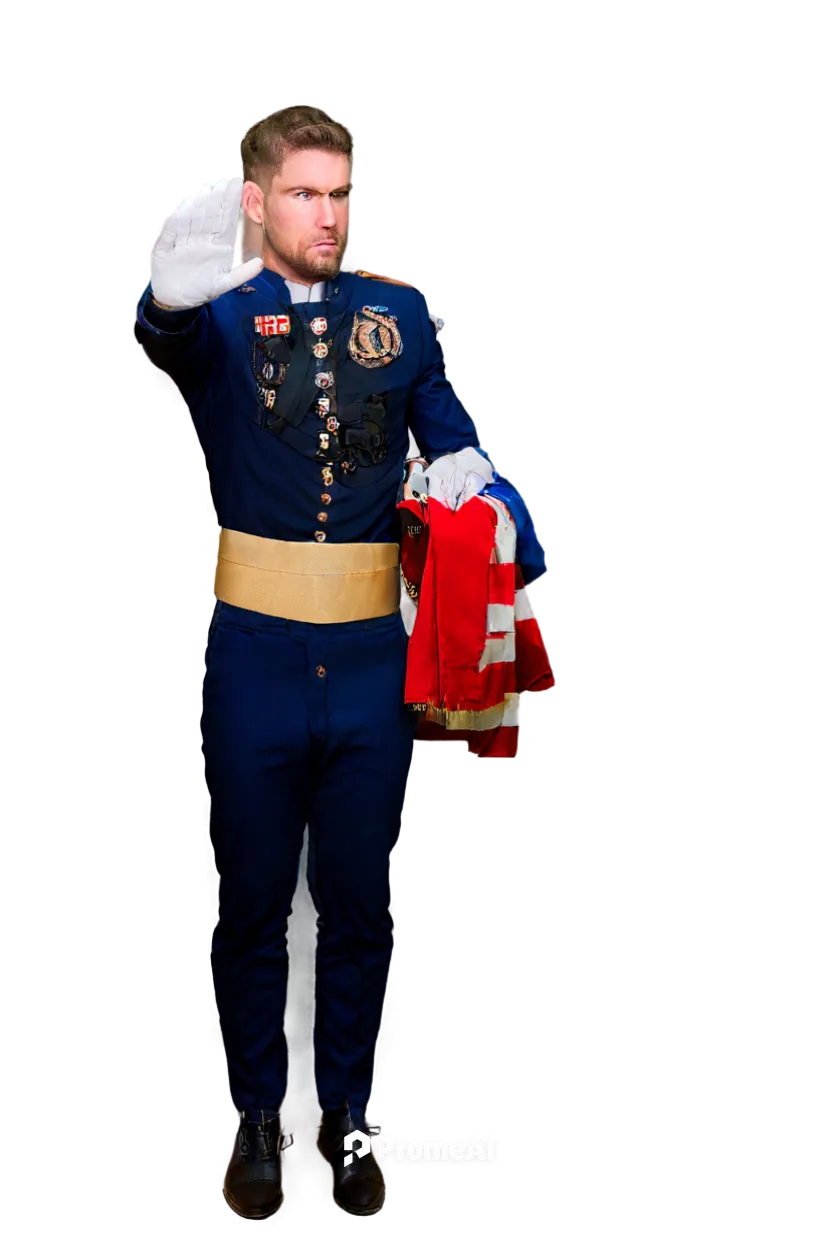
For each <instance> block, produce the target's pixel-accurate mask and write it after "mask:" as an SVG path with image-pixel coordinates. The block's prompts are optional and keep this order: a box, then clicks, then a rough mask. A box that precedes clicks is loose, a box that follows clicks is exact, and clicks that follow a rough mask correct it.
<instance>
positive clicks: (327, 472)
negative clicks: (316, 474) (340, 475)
mask: <svg viewBox="0 0 836 1254" xmlns="http://www.w3.org/2000/svg"><path fill="white" fill-rule="evenodd" d="M322 480H323V483H325V484H326V486H327V487H329V488H330V486H331V484H332V483H333V482H334V476H333V475H332V473H331V467H330V466H323V467H322Z"/></svg>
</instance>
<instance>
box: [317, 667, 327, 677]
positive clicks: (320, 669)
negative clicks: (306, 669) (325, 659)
mask: <svg viewBox="0 0 836 1254" xmlns="http://www.w3.org/2000/svg"><path fill="white" fill-rule="evenodd" d="M316 673H317V675H318V676H319V678H320V679H321V678H322V676H323V675H324V674H325V667H324V666H317V668H316Z"/></svg>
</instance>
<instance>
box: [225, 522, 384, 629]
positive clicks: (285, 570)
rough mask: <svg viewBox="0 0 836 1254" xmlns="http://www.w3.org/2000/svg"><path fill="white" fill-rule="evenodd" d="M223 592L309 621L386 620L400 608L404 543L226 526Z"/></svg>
mask: <svg viewBox="0 0 836 1254" xmlns="http://www.w3.org/2000/svg"><path fill="white" fill-rule="evenodd" d="M215 596H216V597H217V598H218V600H219V601H227V602H228V603H229V604H230V605H238V606H240V607H241V608H242V609H245V610H258V611H259V612H260V613H261V614H274V615H276V616H277V617H279V618H293V619H297V620H298V621H300V622H305V623H345V622H349V621H353V620H354V619H358V618H379V617H380V616H381V615H382V614H393V613H394V612H395V610H396V609H398V607H399V606H400V599H401V580H400V545H399V544H397V543H394V542H392V543H377V544H326V543H322V544H320V543H319V542H318V541H316V540H303V541H300V540H268V539H267V538H266V537H264V536H252V535H250V534H249V533H248V532H246V531H230V530H229V529H228V528H227V527H223V528H221V535H220V542H219V544H218V565H217V569H216V571H215Z"/></svg>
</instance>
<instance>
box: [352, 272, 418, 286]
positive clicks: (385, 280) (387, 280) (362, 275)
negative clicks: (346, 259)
mask: <svg viewBox="0 0 836 1254" xmlns="http://www.w3.org/2000/svg"><path fill="white" fill-rule="evenodd" d="M354 273H355V274H356V275H358V276H359V277H360V278H361V279H379V280H380V282H381V283H397V285H398V287H412V284H411V283H404V281H403V279H390V278H389V277H388V275H385V274H372V272H371V270H355V272H354Z"/></svg>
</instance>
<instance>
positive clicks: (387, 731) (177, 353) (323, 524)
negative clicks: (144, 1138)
mask: <svg viewBox="0 0 836 1254" xmlns="http://www.w3.org/2000/svg"><path fill="white" fill-rule="evenodd" d="M241 154H242V160H243V173H244V179H243V180H241V179H238V178H233V179H230V180H229V181H227V180H222V181H220V182H218V183H216V184H215V185H214V186H213V187H211V186H210V185H209V184H205V185H204V187H203V188H202V189H201V191H200V192H199V193H198V195H197V196H196V197H195V198H194V199H191V198H188V197H187V198H186V199H184V200H183V201H182V202H181V204H180V205H179V206H178V208H177V209H176V210H175V211H174V212H173V213H172V214H171V215H170V217H169V218H167V219H166V221H165V223H164V225H163V228H162V231H161V234H160V236H159V238H158V240H157V242H156V244H155V246H154V249H153V253H152V257H151V282H150V283H149V284H148V286H147V287H146V289H145V291H144V292H143V293H142V296H141V298H140V300H139V304H138V307H137V315H136V326H135V334H136V338H137V339H138V341H139V342H140V344H141V345H142V346H143V348H144V350H145V352H146V353H147V355H148V356H149V357H150V359H151V361H152V362H153V363H154V364H155V365H156V366H158V367H160V368H161V369H162V370H165V371H166V372H167V373H168V374H169V375H170V376H171V378H172V379H173V380H174V382H175V384H176V385H177V387H178V389H179V390H180V392H181V394H182V396H183V398H184V400H185V401H186V403H187V405H188V407H189V410H190V413H191V416H192V420H193V422H194V426H195V430H196V433H197V436H198V439H199V441H200V444H201V447H202V450H203V454H204V457H205V460H206V465H207V469H208V472H209V478H210V486H211V491H212V498H213V501H214V504H215V507H216V510H217V516H218V522H219V525H220V527H221V532H220V541H219V552H218V565H217V571H216V577H215V588H214V591H215V597H216V600H215V607H214V611H213V613H212V617H211V622H210V625H209V631H208V638H207V645H206V655H205V664H206V672H205V679H204V686H203V713H202V717H201V731H202V736H203V753H204V757H205V769H206V782H207V786H208V789H209V794H210V798H211V811H210V838H211V840H212V845H213V849H214V854H215V864H216V866H217V869H218V872H219V876H220V895H219V913H218V922H217V926H216V927H215V929H214V932H213V936H212V950H211V962H212V973H213V979H214V986H215V994H216V1000H217V1006H218V1014H219V1019H220V1025H221V1032H222V1036H223V1042H224V1048H225V1051H226V1058H227V1065H228V1072H229V1083H230V1092H231V1096H232V1100H233V1102H234V1103H235V1106H236V1109H237V1110H238V1112H239V1116H240V1119H239V1127H238V1131H237V1135H236V1140H235V1146H234V1149H233V1153H232V1157H231V1160H230V1163H229V1166H228V1169H227V1173H226V1177H225V1181H224V1196H225V1198H226V1200H227V1202H228V1203H229V1205H230V1206H231V1207H232V1208H233V1210H235V1211H236V1212H237V1213H238V1214H239V1215H242V1216H245V1217H247V1218H252V1219H256V1218H264V1217H266V1216H268V1215H271V1214H273V1213H274V1212H275V1211H276V1210H277V1209H278V1207H279V1206H280V1204H281V1201H282V1196H283V1195H282V1185H281V1150H282V1148H284V1142H283V1138H282V1127H281V1122H280V1116H279V1110H280V1107H281V1103H282V1100H283V1098H284V1095H285V1088H286V1083H287V1062H288V1060H287V1044H286V1040H285V1036H284V1032H283V1015H284V1006H285V995H286V985H287V968H288V957H287V943H286V933H287V920H288V915H289V912H290V905H291V900H292V897H293V893H294V889H295V886H296V880H297V874H298V867H299V858H300V852H301V849H302V843H303V836H304V829H305V826H306V825H307V827H308V833H309V853H308V884H309V888H310V892H311V896H312V899H313V902H314V905H315V907H316V911H317V915H318V924H317V929H318V930H317V954H316V1019H315V1025H314V1050H315V1076H316V1087H317V1096H318V1099H319V1103H320V1106H321V1107H322V1112H323V1113H322V1121H321V1125H320V1130H319V1137H318V1145H319V1148H320V1150H321V1152H322V1153H323V1155H324V1156H325V1158H326V1159H327V1160H328V1161H329V1163H330V1164H331V1167H332V1169H333V1173H334V1198H335V1200H336V1201H337V1203H338V1204H339V1205H340V1206H342V1207H343V1208H344V1209H345V1210H347V1211H349V1212H350V1213H352V1214H373V1213H374V1212H376V1211H378V1210H379V1209H380V1207H381V1206H382V1205H383V1200H384V1192H385V1190H384V1182H383V1177H382V1174H381V1171H380V1167H379V1164H378V1163H377V1162H376V1160H375V1158H374V1155H373V1154H372V1153H371V1152H366V1153H363V1154H361V1155H360V1156H358V1155H356V1154H354V1155H352V1156H351V1161H350V1163H349V1165H348V1166H345V1165H344V1158H345V1148H344V1140H345V1137H346V1135H347V1134H349V1133H351V1134H354V1133H362V1134H365V1136H366V1137H367V1136H368V1135H369V1133H370V1131H374V1129H370V1128H369V1125H368V1123H367V1121H366V1107H367V1103H368V1100H369V1095H370V1092H371V1084H372V1070H373V1061H374V1049H375V1042H376V1040H377V1035H378V1030H379V1026H380V1019H381V1012H382V1007H383V999H384V992H385V988H386V980H387V974H388V969H389V960H390V955H391V952H392V944H393V938H392V918H391V915H390V913H389V904H390V897H389V855H390V853H391V850H392V848H393V846H394V844H395V842H396V840H397V838H398V834H399V830H400V823H401V809H402V804H403V798H404V792H405V788H406V781H407V774H408V771H409V766H410V762H411V758H412V749H413V734H414V729H415V725H416V720H417V717H418V715H417V714H416V713H414V712H413V711H412V710H410V709H409V707H407V706H406V705H405V704H404V701H403V690H404V676H405V666H406V650H407V643H408V634H407V631H406V628H405V626H404V621H403V618H402V615H401V611H400V608H399V607H400V597H401V579H400V571H399V540H400V535H399V519H398V516H397V514H398V511H397V510H396V504H397V501H398V499H399V496H402V493H403V479H404V467H405V464H406V459H407V453H408V444H409V435H408V432H409V430H411V431H412V433H413V435H414V436H415V439H416V441H417V444H418V446H419V449H420V452H421V454H422V455H423V457H424V459H425V460H426V461H428V462H429V463H430V466H429V472H428V473H429V480H430V487H431V490H432V491H433V492H434V493H436V494H438V495H440V496H441V497H442V498H443V499H445V500H446V502H447V504H448V505H449V506H450V507H451V508H455V507H456V505H457V504H459V503H461V502H462V501H464V500H466V499H467V498H468V497H469V496H470V495H471V494H472V493H474V492H478V491H480V490H482V489H483V488H484V487H485V486H486V484H488V483H489V484H490V485H491V488H490V490H491V492H492V493H493V494H494V495H496V496H499V497H501V498H502V499H503V500H504V501H505V502H506V503H507V504H508V506H509V508H510V510H511V511H512V513H513V516H514V520H515V523H516V527H517V532H518V540H517V559H518V561H519V562H520V565H521V569H522V572H523V575H524V577H525V579H526V582H527V583H528V582H530V581H531V580H532V579H534V578H536V577H537V576H538V575H539V574H541V573H542V572H543V571H544V570H545V565H544V562H543V552H542V549H541V547H540V545H539V542H538V541H537V537H536V535H535V532H534V528H533V525H532V523H531V519H530V517H529V515H528V511H527V509H526V507H525V504H524V502H523V500H522V498H521V497H520V495H519V493H518V492H517V491H516V490H515V488H514V487H513V485H512V484H510V483H509V482H508V480H506V479H503V478H502V476H500V475H498V474H497V473H496V472H495V470H494V467H493V466H492V464H491V462H490V460H489V458H488V456H487V454H486V453H485V451H484V450H483V449H481V448H480V447H479V445H478V437H477V433H476V429H475V427H474V424H473V422H472V421H471V419H470V417H469V416H468V414H467V412H466V411H465V409H464V408H463V406H462V404H461V402H460V401H459V400H458V398H457V397H456V395H455V393H454V392H453V389H452V387H451V386H450V384H449V383H448V382H447V380H446V378H445V373H444V362H443V357H442V353H441V348H440V346H439V344H438V340H437V325H438V321H439V320H437V319H433V318H432V316H431V315H430V314H429V312H428V309H427V303H426V301H425V299H424V297H423V295H422V294H421V292H420V291H418V290H417V289H416V288H414V287H412V286H410V285H408V284H407V283H403V282H399V281H396V280H392V279H386V278H383V277H382V276H379V275H372V274H369V273H368V272H365V271H357V272H356V273H351V272H348V271H344V270H342V269H341V262H342V258H343V254H344V251H345V247H346V242H347V238H348V216H349V211H348V205H349V193H350V191H351V168H352V140H351V136H350V134H349V132H348V131H347V130H346V129H345V127H343V126H340V125H339V124H338V123H336V122H334V121H332V119H331V118H329V117H328V115H327V114H325V113H323V112H322V111H321V110H319V109H312V108H307V107H293V108H288V109H283V110H281V111H280V112H278V113H274V114H271V115H270V116H269V117H267V118H265V119H264V120H263V121H261V122H259V123H257V124H256V125H255V126H253V127H251V128H250V130H249V131H248V132H247V134H246V136H245V137H244V140H243V141H242V144H241ZM241 208H243V212H244V214H245V215H246V219H247V229H248V230H249V231H258V232H259V233H260V235H261V248H260V252H259V254H258V255H257V256H255V257H252V258H250V259H248V260H245V261H244V262H243V264H241V265H239V266H238V267H235V268H233V249H234V244H235V236H236V229H237V223H238V216H239V210H240V209H241ZM361 1139H362V1138H361Z"/></svg>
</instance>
